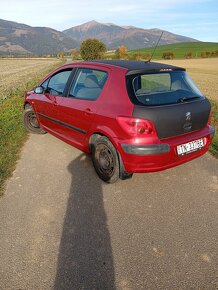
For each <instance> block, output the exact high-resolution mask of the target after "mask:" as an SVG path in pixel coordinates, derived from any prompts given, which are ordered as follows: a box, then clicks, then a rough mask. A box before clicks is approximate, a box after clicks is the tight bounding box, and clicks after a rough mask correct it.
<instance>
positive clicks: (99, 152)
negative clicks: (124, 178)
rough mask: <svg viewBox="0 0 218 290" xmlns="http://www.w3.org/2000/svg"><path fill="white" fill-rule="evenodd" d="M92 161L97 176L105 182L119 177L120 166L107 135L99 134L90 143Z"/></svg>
mask: <svg viewBox="0 0 218 290" xmlns="http://www.w3.org/2000/svg"><path fill="white" fill-rule="evenodd" d="M91 154H92V162H93V165H94V168H95V170H96V172H97V174H98V176H99V177H100V178H101V179H102V180H103V181H105V182H107V183H114V182H116V181H117V180H118V179H119V173H120V166H119V159H118V154H117V150H116V149H115V148H114V146H113V144H112V143H111V142H110V141H109V140H108V138H107V137H105V136H101V137H99V138H97V139H95V140H94V142H93V143H92V150H91Z"/></svg>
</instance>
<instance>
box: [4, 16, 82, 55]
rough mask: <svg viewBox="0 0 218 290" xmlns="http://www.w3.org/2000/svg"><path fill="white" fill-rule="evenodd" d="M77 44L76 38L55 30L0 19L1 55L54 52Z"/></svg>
mask: <svg viewBox="0 0 218 290" xmlns="http://www.w3.org/2000/svg"><path fill="white" fill-rule="evenodd" d="M78 46H79V43H78V42H77V41H76V40H74V39H72V38H71V37H69V36H67V35H66V34H64V33H62V32H59V31H57V30H54V29H51V28H47V27H31V26H28V25H25V24H20V23H16V22H12V21H6V20H2V19H0V54H1V55H8V54H13V55H28V54H29V55H43V54H55V53H58V52H60V51H61V50H64V51H67V50H70V49H73V48H75V47H78Z"/></svg>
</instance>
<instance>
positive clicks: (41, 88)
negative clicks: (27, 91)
mask: <svg viewBox="0 0 218 290" xmlns="http://www.w3.org/2000/svg"><path fill="white" fill-rule="evenodd" d="M35 93H36V94H42V93H43V87H36V88H35Z"/></svg>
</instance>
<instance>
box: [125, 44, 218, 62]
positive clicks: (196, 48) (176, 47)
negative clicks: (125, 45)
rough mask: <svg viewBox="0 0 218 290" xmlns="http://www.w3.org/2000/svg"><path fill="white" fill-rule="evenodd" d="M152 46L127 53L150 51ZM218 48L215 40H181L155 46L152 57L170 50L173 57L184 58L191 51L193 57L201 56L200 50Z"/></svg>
mask: <svg viewBox="0 0 218 290" xmlns="http://www.w3.org/2000/svg"><path fill="white" fill-rule="evenodd" d="M153 50H154V48H153V47H152V48H142V49H136V50H131V51H129V55H133V54H134V53H137V52H140V53H152V52H153ZM215 50H218V43H217V42H182V43H175V44H168V45H160V46H158V47H157V48H156V51H155V53H154V55H153V59H161V58H162V55H163V53H164V52H167V51H171V52H173V53H174V55H175V58H184V57H185V55H186V54H187V53H188V52H192V56H193V57H201V52H202V51H209V52H211V51H215Z"/></svg>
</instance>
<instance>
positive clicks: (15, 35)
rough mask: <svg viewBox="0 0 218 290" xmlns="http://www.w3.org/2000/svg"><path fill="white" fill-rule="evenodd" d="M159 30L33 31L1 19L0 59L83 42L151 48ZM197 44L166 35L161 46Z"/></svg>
mask: <svg viewBox="0 0 218 290" xmlns="http://www.w3.org/2000/svg"><path fill="white" fill-rule="evenodd" d="M161 32H162V30H161V29H158V28H152V29H143V28H139V27H135V26H131V25H129V26H119V25H116V24H114V23H100V22H97V21H96V20H91V21H88V22H86V23H83V24H81V25H77V26H74V27H71V28H69V29H66V30H64V31H62V32H61V31H58V30H55V29H52V28H49V27H32V26H29V25H27V24H23V23H17V22H13V21H8V20H3V19H0V55H30V56H31V55H47V54H57V53H59V52H60V51H64V52H69V51H71V50H73V49H78V48H79V46H80V43H81V42H82V41H83V40H85V39H86V38H97V39H99V40H100V41H103V42H104V43H105V44H106V46H107V48H108V49H116V48H117V47H119V46H120V45H121V44H123V45H126V46H127V48H128V49H138V48H142V47H149V46H154V45H155V44H156V42H157V39H158V38H159V36H160V34H161ZM192 41H198V40H195V39H192V38H188V37H186V36H181V35H177V34H173V33H171V32H168V31H165V32H164V34H163V37H162V38H161V40H160V44H171V43H177V42H192Z"/></svg>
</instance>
